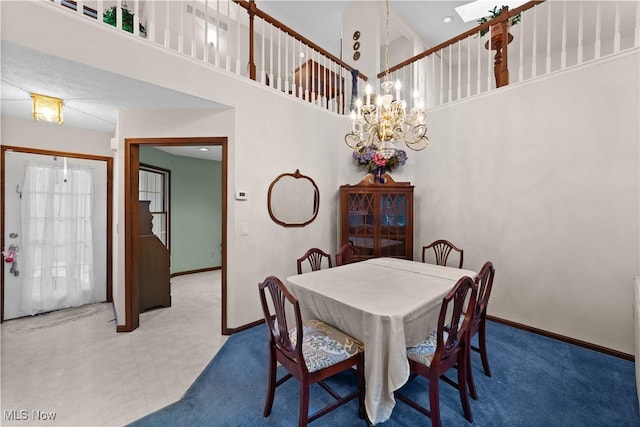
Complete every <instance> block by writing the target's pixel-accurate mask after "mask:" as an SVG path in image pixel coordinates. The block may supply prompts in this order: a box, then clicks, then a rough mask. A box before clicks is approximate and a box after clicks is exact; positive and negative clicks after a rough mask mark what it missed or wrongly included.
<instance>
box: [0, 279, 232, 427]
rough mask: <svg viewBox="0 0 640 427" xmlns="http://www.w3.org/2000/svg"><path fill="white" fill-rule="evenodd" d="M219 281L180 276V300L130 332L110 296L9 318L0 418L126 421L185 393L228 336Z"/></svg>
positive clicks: (174, 286)
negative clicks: (121, 326)
mask: <svg viewBox="0 0 640 427" xmlns="http://www.w3.org/2000/svg"><path fill="white" fill-rule="evenodd" d="M220 281H221V270H216V271H211V272H205V273H198V274H191V275H185V276H177V277H174V278H172V279H171V297H172V307H170V308H161V309H157V310H152V311H149V312H146V313H143V314H141V315H140V327H139V328H138V329H136V330H135V331H133V332H130V333H116V332H115V325H114V313H113V309H112V306H111V304H106V303H104V304H94V305H91V306H84V307H79V308H74V309H68V310H62V311H61V312H56V313H50V314H45V315H40V316H35V317H29V318H22V319H16V320H10V321H7V322H5V323H3V324H2V327H1V334H2V349H1V352H0V353H1V372H0V373H1V377H0V380H1V386H2V387H1V394H0V402H1V409H2V418H1V419H0V425H3V426H12V425H19V426H32V425H34V426H37V425H47V426H54V425H58V426H122V425H125V424H127V423H130V422H132V421H134V420H136V419H138V418H140V417H142V416H144V415H146V414H149V413H151V412H153V411H155V410H157V409H160V408H162V407H164V406H166V405H168V404H170V403H172V402H174V401H176V400H178V399H180V397H181V396H182V395H183V393H184V392H185V391H186V390H187V388H188V387H189V386H190V385H191V383H192V382H193V381H194V380H195V379H196V378H197V377H198V375H199V374H200V373H201V372H202V370H203V369H204V368H205V367H206V366H207V364H208V363H209V361H210V360H211V359H212V357H213V356H214V355H215V354H216V352H217V351H218V350H219V349H220V347H221V346H222V345H223V344H224V342H225V341H226V337H225V336H222V335H221V334H220V320H221V307H220V298H221V283H220ZM38 411H40V413H44V414H45V415H46V414H48V413H50V412H54V413H55V419H54V420H44V419H40V420H38V414H39V413H38ZM41 418H45V416H42V417H41Z"/></svg>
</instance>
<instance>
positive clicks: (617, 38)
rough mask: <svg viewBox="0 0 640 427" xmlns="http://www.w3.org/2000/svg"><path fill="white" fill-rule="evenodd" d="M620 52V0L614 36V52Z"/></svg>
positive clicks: (617, 4) (617, 5) (617, 6)
mask: <svg viewBox="0 0 640 427" xmlns="http://www.w3.org/2000/svg"><path fill="white" fill-rule="evenodd" d="M618 52H620V1H617V2H616V23H615V34H614V36H613V53H618Z"/></svg>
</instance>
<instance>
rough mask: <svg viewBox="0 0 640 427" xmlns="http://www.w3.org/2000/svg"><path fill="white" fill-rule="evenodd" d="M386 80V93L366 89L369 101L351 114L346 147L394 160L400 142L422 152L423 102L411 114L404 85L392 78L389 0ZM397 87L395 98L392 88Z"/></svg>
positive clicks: (425, 140)
mask: <svg viewBox="0 0 640 427" xmlns="http://www.w3.org/2000/svg"><path fill="white" fill-rule="evenodd" d="M386 6H387V9H386V35H385V77H384V81H383V82H382V83H381V85H380V86H381V87H382V94H373V93H372V92H373V91H372V89H371V86H370V85H367V87H366V89H365V99H364V100H363V99H360V98H358V99H356V102H355V106H356V109H355V110H354V111H351V131H350V132H349V133H347V134H346V135H345V137H344V141H345V142H346V144H347V145H348V146H349V147H351V148H353V149H355V150H363V149H365V148H367V147H372V148H374V149H375V150H376V151H378V152H380V153H382V155H384V157H385V158H387V159H388V158H390V157H391V156H392V155H393V153H394V150H395V145H396V143H398V142H400V141H402V142H404V143H405V145H406V146H407V147H409V148H410V149H412V150H415V151H418V150H422V149H424V148H426V147H427V144H428V143H429V138H427V136H426V135H427V125H426V124H425V122H426V118H427V115H426V113H425V111H424V107H423V104H422V102H420V101H419V99H418V98H417V96H415V94H414V97H415V102H414V106H413V107H412V108H411V110H409V112H407V111H406V110H407V103H406V102H405V101H404V100H402V99H401V97H400V95H401V89H402V83H401V82H400V80H398V81H396V82H395V83H394V82H392V81H391V80H390V79H389V0H387V2H386ZM394 88H395V98H394V94H393V93H392V89H394Z"/></svg>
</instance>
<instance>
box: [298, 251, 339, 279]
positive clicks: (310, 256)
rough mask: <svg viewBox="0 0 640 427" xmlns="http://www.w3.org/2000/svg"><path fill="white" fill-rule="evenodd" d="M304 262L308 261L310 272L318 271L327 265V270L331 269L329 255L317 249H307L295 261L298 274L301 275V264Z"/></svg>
mask: <svg viewBox="0 0 640 427" xmlns="http://www.w3.org/2000/svg"><path fill="white" fill-rule="evenodd" d="M304 261H309V264H310V265H311V271H316V270H320V269H321V268H322V266H323V265H327V266H328V268H331V267H333V265H332V264H331V255H329V254H328V253H326V252H325V251H323V250H322V249H318V248H311V249H309V250H308V251H307V252H306V253H305V254H304V255H302V257H300V258H298V259H297V264H298V274H302V263H303V262H304Z"/></svg>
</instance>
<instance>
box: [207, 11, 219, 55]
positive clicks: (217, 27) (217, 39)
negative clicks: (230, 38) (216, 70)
mask: <svg viewBox="0 0 640 427" xmlns="http://www.w3.org/2000/svg"><path fill="white" fill-rule="evenodd" d="M205 19H206V20H207V21H208V20H209V12H208V11H207V13H206V14H205ZM213 47H214V50H215V60H216V67H219V66H220V0H216V44H215V45H214V46H213Z"/></svg>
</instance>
